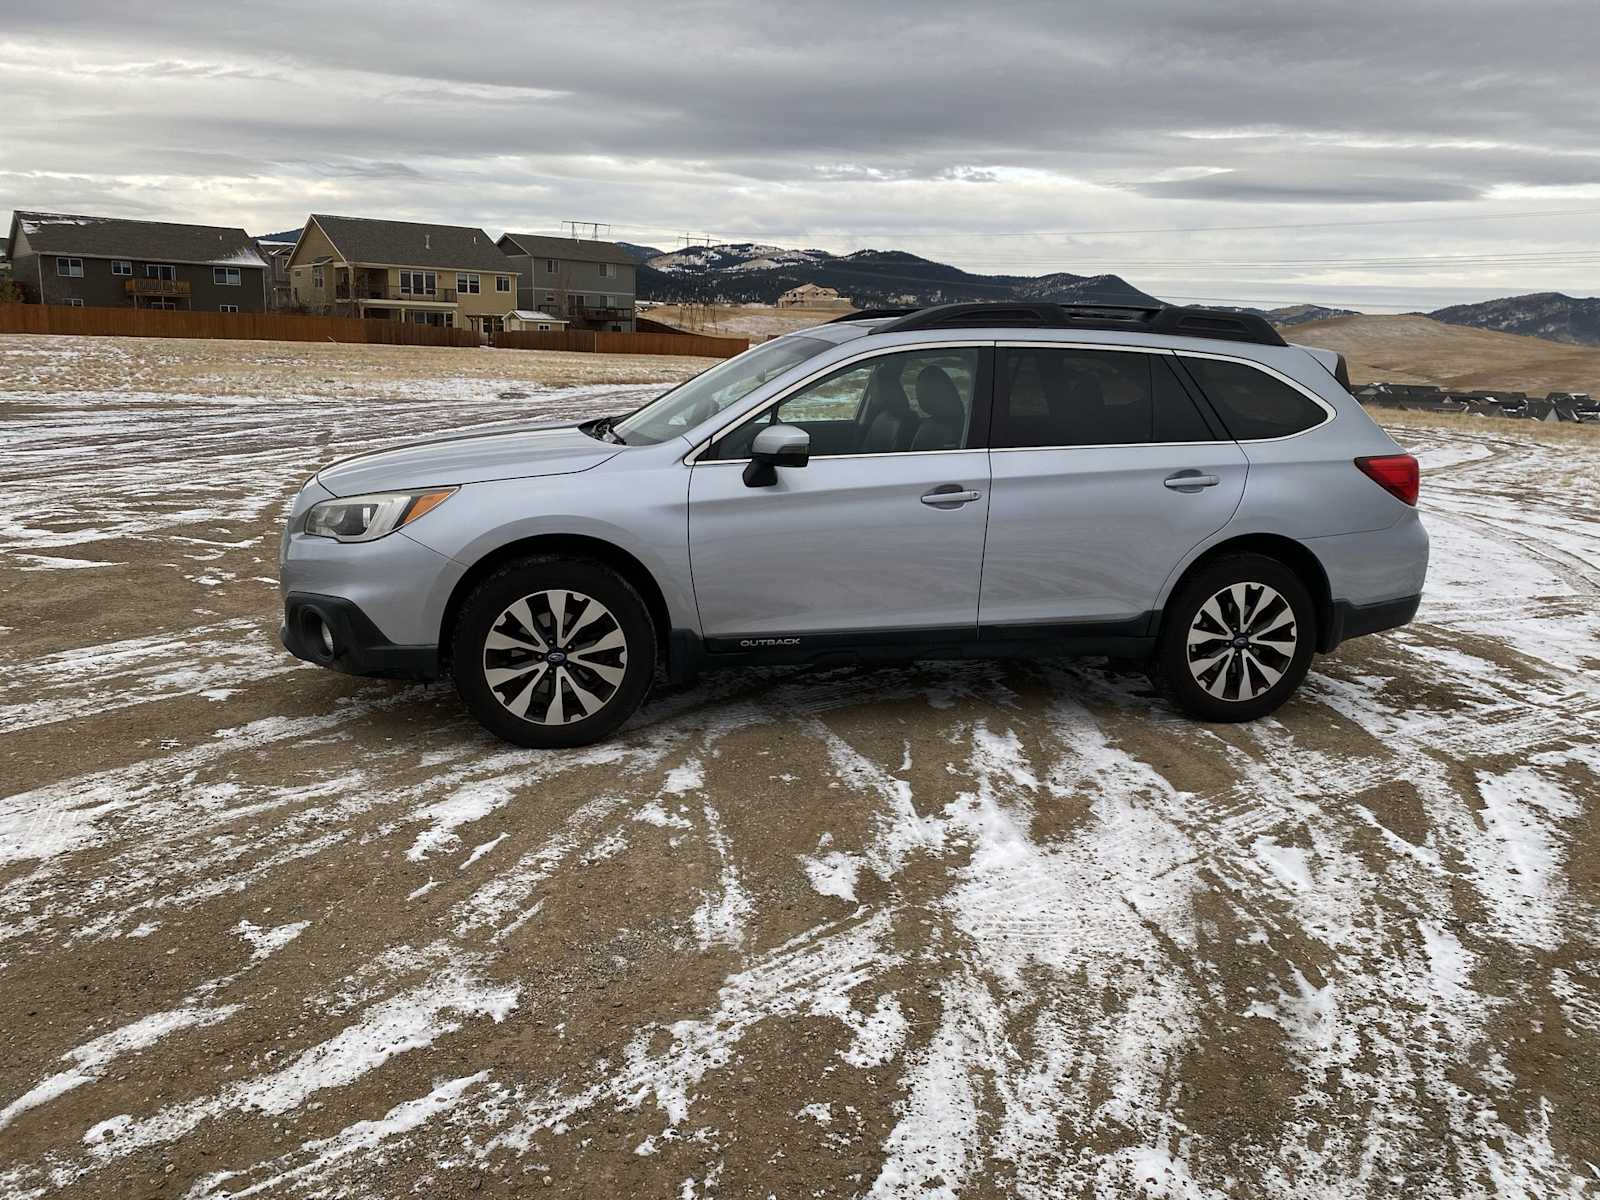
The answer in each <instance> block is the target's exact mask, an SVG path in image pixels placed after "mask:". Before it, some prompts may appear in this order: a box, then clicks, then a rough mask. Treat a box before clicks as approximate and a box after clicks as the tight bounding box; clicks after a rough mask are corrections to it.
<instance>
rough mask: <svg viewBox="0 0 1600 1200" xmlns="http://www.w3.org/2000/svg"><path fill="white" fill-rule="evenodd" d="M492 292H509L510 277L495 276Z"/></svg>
mask: <svg viewBox="0 0 1600 1200" xmlns="http://www.w3.org/2000/svg"><path fill="white" fill-rule="evenodd" d="M494 290H495V291H497V292H509V291H510V290H511V276H509V275H496V276H495V277H494Z"/></svg>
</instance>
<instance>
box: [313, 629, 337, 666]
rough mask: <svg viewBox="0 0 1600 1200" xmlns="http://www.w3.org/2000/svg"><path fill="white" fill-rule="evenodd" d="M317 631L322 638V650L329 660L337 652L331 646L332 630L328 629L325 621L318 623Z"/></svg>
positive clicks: (335, 648)
mask: <svg viewBox="0 0 1600 1200" xmlns="http://www.w3.org/2000/svg"><path fill="white" fill-rule="evenodd" d="M317 630H318V633H319V635H320V636H321V638H322V649H323V650H324V651H325V652H326V653H327V655H328V657H329V658H332V657H333V656H334V655H335V654H337V653H338V652H339V650H338V647H337V646H335V645H334V644H333V630H331V629H329V628H328V623H327V622H326V621H318V622H317Z"/></svg>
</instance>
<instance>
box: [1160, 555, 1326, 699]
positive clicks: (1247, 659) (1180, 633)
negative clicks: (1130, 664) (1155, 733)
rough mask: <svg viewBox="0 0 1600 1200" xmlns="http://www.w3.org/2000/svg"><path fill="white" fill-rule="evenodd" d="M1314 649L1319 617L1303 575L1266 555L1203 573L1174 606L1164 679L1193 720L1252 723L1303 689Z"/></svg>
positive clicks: (1167, 627)
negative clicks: (1301, 686) (1296, 691)
mask: <svg viewBox="0 0 1600 1200" xmlns="http://www.w3.org/2000/svg"><path fill="white" fill-rule="evenodd" d="M1315 642H1316V615H1315V610H1314V608H1313V606H1312V603H1311V595H1310V593H1309V592H1308V591H1307V590H1306V587H1305V585H1304V584H1303V583H1301V582H1300V578H1299V576H1297V575H1296V574H1295V573H1294V572H1293V571H1291V570H1290V569H1289V568H1288V567H1286V566H1284V565H1283V564H1282V563H1281V562H1279V561H1277V560H1276V559H1273V558H1268V557H1266V556H1265V555H1260V554H1240V555H1232V556H1230V557H1228V558H1224V559H1219V560H1218V561H1217V562H1215V563H1212V564H1210V565H1209V566H1207V567H1205V568H1204V569H1202V570H1201V571H1199V572H1198V573H1197V574H1196V575H1195V576H1194V577H1193V578H1192V579H1190V580H1188V581H1187V582H1186V583H1185V584H1184V586H1183V587H1182V589H1180V591H1179V593H1178V595H1177V596H1176V597H1175V599H1174V600H1173V601H1172V603H1170V604H1169V605H1168V608H1167V612H1166V620H1165V622H1164V625H1163V628H1162V634H1161V645H1160V648H1159V649H1158V651H1157V655H1156V666H1157V672H1158V675H1159V678H1160V682H1161V684H1162V686H1163V689H1164V690H1165V691H1166V692H1167V694H1168V695H1169V696H1170V697H1171V698H1172V700H1173V701H1174V702H1175V703H1176V704H1177V705H1178V707H1180V708H1182V709H1183V710H1184V711H1185V712H1187V713H1188V714H1189V715H1190V716H1194V717H1198V718H1200V719H1201V720H1203V721H1253V720H1255V719H1256V718H1257V717H1264V716H1266V715H1267V714H1268V713H1270V712H1272V711H1273V710H1274V709H1276V708H1277V707H1278V706H1279V705H1281V704H1282V703H1283V702H1284V701H1285V700H1287V699H1288V698H1289V697H1290V696H1291V695H1292V694H1293V693H1294V690H1295V689H1296V688H1297V687H1299V686H1300V681H1301V680H1302V679H1304V678H1305V674H1306V671H1307V669H1309V667H1310V665H1311V655H1312V651H1313V650H1314V648H1315Z"/></svg>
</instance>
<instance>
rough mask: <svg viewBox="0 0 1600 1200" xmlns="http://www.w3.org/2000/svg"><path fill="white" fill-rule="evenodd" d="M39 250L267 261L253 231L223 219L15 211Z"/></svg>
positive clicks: (228, 263) (241, 263) (210, 261)
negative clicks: (203, 221) (182, 221)
mask: <svg viewBox="0 0 1600 1200" xmlns="http://www.w3.org/2000/svg"><path fill="white" fill-rule="evenodd" d="M12 220H13V223H14V224H15V225H17V226H20V227H21V229H22V232H23V233H24V234H26V235H27V238H28V246H29V248H30V249H32V250H33V252H34V253H36V254H71V255H75V256H77V257H80V258H137V259H140V260H143V261H146V262H152V261H153V262H170V263H199V264H201V265H202V266H222V267H262V268H264V267H265V266H266V265H267V264H266V263H264V262H262V261H261V256H260V255H259V254H257V253H256V250H255V246H254V244H253V243H252V242H251V240H250V235H249V234H247V233H246V232H245V231H244V230H242V229H229V228H227V227H225V226H221V225H174V224H172V223H170V222H167V221H129V220H125V219H123V218H121V217H84V216H72V215H69V214H67V213H42V212H23V211H22V210H20V209H19V210H18V211H17V212H15V213H14V214H12Z"/></svg>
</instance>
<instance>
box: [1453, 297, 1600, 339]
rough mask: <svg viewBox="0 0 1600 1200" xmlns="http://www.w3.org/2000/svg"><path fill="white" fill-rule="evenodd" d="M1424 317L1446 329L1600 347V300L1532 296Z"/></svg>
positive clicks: (1456, 306) (1462, 306)
mask: <svg viewBox="0 0 1600 1200" xmlns="http://www.w3.org/2000/svg"><path fill="white" fill-rule="evenodd" d="M1427 315H1428V316H1430V317H1432V318H1433V319H1434V320H1435V321H1443V322H1444V323H1445V324H1447V325H1469V326H1471V327H1472V328H1474V329H1496V330H1499V331H1500V332H1501V333H1520V334H1524V335H1526V336H1528V337H1538V338H1547V339H1549V340H1550V341H1552V342H1571V343H1574V344H1576V345H1580V346H1596V345H1600V296H1588V297H1579V296H1568V295H1566V294H1565V293H1563V292H1533V293H1530V294H1529V295H1526V296H1506V297H1503V298H1502V299H1499V300H1485V301H1483V302H1482V303H1481V304H1452V305H1451V306H1450V307H1449V308H1440V309H1436V310H1434V311H1433V312H1431V313H1428V314H1427Z"/></svg>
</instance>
